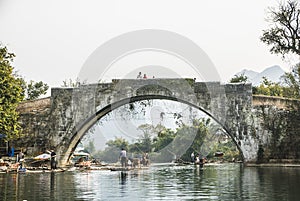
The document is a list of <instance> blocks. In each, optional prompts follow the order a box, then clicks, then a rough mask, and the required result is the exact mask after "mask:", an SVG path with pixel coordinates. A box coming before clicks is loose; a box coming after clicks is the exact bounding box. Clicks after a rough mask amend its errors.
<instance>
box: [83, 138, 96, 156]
mask: <svg viewBox="0 0 300 201" xmlns="http://www.w3.org/2000/svg"><path fill="white" fill-rule="evenodd" d="M84 149H85V150H86V151H87V152H88V153H90V154H93V153H94V152H95V151H96V148H95V144H94V141H92V140H90V141H89V143H88V144H87V145H85V146H84Z"/></svg>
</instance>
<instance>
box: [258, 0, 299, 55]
mask: <svg viewBox="0 0 300 201" xmlns="http://www.w3.org/2000/svg"><path fill="white" fill-rule="evenodd" d="M299 15H300V7H299V4H298V1H296V0H289V1H287V3H286V4H285V3H280V4H279V8H278V9H270V14H269V17H268V20H269V21H270V22H271V23H272V24H273V25H272V27H270V29H268V30H264V31H263V36H262V37H261V38H260V39H261V41H262V42H264V43H266V44H267V45H270V46H271V49H270V52H271V53H275V54H281V55H282V56H284V55H286V54H288V53H292V54H296V55H300V31H299V30H300V27H299V26H300V18H299Z"/></svg>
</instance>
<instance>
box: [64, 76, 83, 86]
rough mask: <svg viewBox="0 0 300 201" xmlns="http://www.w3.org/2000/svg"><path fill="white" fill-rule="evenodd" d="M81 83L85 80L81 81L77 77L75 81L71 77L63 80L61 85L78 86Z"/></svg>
mask: <svg viewBox="0 0 300 201" xmlns="http://www.w3.org/2000/svg"><path fill="white" fill-rule="evenodd" d="M81 84H85V82H83V83H81V82H80V80H79V78H77V79H76V80H75V81H73V80H72V79H69V80H64V81H63V84H62V85H61V86H62V87H79V86H80V85H81Z"/></svg>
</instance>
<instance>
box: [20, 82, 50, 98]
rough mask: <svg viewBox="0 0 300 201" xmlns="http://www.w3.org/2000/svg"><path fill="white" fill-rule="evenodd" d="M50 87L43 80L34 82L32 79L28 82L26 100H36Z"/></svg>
mask: <svg viewBox="0 0 300 201" xmlns="http://www.w3.org/2000/svg"><path fill="white" fill-rule="evenodd" d="M48 89H49V86H48V85H47V84H45V83H43V82H42V81H39V82H34V81H33V80H31V81H30V82H29V83H28V84H26V88H25V91H26V100H35V99H37V98H39V97H40V96H41V95H45V94H46V93H47V90H48Z"/></svg>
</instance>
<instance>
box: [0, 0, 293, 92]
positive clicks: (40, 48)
mask: <svg viewBox="0 0 300 201" xmlns="http://www.w3.org/2000/svg"><path fill="white" fill-rule="evenodd" d="M276 5H278V0H247V1H241V0H227V1H221V0H220V1H207V0H189V1H182V0H181V1H179V0H164V1H161V0H151V1H144V0H126V1H124V0H109V1H103V0H87V1H79V0H64V1H58V0H51V1H50V0H44V1H40V0H26V1H17V0H0V25H1V28H0V42H1V43H2V44H3V45H6V46H7V47H8V49H9V50H10V51H11V52H14V53H15V54H16V56H17V57H16V59H15V62H14V66H15V69H16V70H17V71H18V73H19V74H20V75H22V76H23V77H24V78H25V79H26V80H35V81H40V80H41V81H43V82H45V83H47V84H48V85H50V86H51V87H59V86H61V85H62V83H63V81H64V80H66V79H72V80H75V79H76V78H77V77H78V75H79V73H80V71H81V69H82V68H83V66H84V64H85V63H86V61H87V60H88V58H90V56H91V55H92V54H93V52H94V51H95V50H96V49H97V48H98V47H101V46H102V45H103V44H105V43H106V42H107V41H109V40H111V39H113V38H115V37H117V36H120V35H122V34H125V33H128V32H133V31H137V30H144V29H157V30H165V31H169V32H173V33H176V34H179V35H181V36H184V37H186V38H188V39H189V40H191V41H193V42H194V43H195V44H197V45H198V46H199V47H200V48H201V49H202V50H203V51H204V52H205V53H206V55H207V56H208V57H209V58H210V60H211V61H212V63H213V64H214V66H215V68H216V70H217V72H218V74H219V76H220V78H221V81H222V82H226V81H228V80H229V79H230V78H231V77H233V75H234V74H235V73H237V72H239V71H241V70H242V69H251V70H254V71H257V72H261V71H263V70H264V69H265V68H267V67H270V66H273V65H280V66H281V67H282V68H283V69H284V70H288V69H289V64H288V62H286V61H282V59H281V57H280V56H277V55H272V54H270V53H269V47H267V46H266V45H265V44H263V43H262V42H260V40H259V37H260V36H261V35H262V30H263V29H267V28H268V26H269V24H268V22H267V21H266V16H267V12H268V8H269V7H276ZM179 60H180V58H178V57H174V56H173V57H172V55H171V54H165V53H158V52H151V51H150V52H146V51H143V52H138V53H132V54H130V55H127V56H123V57H122V58H119V60H118V62H116V64H114V66H111V68H110V73H109V72H108V73H107V74H106V75H101V76H103V77H105V79H107V80H109V79H111V78H122V77H124V73H125V74H130V73H131V74H132V72H134V73H135V72H136V71H137V70H134V69H139V70H140V69H143V73H148V74H149V75H150V76H152V74H153V76H156V77H159V76H161V77H163V76H164V75H165V74H163V73H161V75H160V71H159V70H155V71H151V70H150V67H149V66H151V65H152V66H163V67H165V68H169V69H172V68H173V67H174V68H175V66H176V65H177V66H180V65H182V67H179V68H178V69H177V70H176V73H177V75H179V76H182V77H196V76H195V75H194V74H193V72H192V71H188V70H187V68H189V67H188V66H184V64H183V63H182V61H179ZM126 62H127V63H126ZM175 63H176V64H175ZM142 67H143V68H142ZM147 68H148V69H147ZM161 72H163V70H162V71H161ZM154 73H155V75H154Z"/></svg>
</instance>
